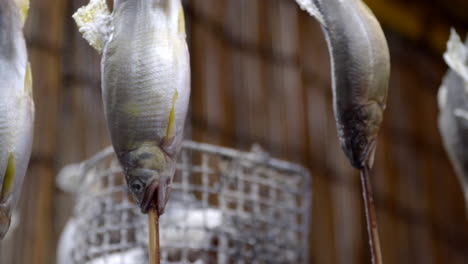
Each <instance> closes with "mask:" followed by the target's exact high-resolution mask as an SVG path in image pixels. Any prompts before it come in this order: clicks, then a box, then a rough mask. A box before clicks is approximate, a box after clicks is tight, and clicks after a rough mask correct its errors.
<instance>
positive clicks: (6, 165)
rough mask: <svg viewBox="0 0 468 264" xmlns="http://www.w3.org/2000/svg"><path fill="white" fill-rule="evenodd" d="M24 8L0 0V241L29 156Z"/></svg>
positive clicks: (31, 111) (29, 82) (30, 124)
mask: <svg viewBox="0 0 468 264" xmlns="http://www.w3.org/2000/svg"><path fill="white" fill-rule="evenodd" d="M28 6H29V2H28V1H22V0H16V1H14V0H0V80H2V81H1V82H0V94H1V96H0V239H3V237H4V236H5V235H6V233H7V231H8V229H9V226H10V222H11V215H12V213H13V210H14V208H15V207H16V204H17V203H18V200H19V197H20V194H21V189H22V185H23V181H24V177H25V174H26V170H27V167H28V163H29V158H30V156H31V147H32V138H33V123H34V102H33V98H32V77H31V69H30V66H29V63H28V56H27V50H26V42H25V40H24V36H23V31H22V30H23V25H24V21H25V20H26V14H27V11H28Z"/></svg>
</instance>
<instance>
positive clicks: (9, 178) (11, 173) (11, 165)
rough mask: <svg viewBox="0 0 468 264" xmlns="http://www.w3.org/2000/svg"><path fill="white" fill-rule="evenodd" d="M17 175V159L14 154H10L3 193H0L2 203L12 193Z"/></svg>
mask: <svg viewBox="0 0 468 264" xmlns="http://www.w3.org/2000/svg"><path fill="white" fill-rule="evenodd" d="M15 174H16V165H15V157H14V156H13V153H11V152H10V153H8V163H7V169H6V171H5V177H4V178H3V184H2V192H1V193H0V201H1V200H3V199H4V198H5V197H6V195H7V194H8V193H9V192H10V191H11V188H12V187H13V182H14V180H15Z"/></svg>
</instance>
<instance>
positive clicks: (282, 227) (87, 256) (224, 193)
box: [58, 142, 311, 264]
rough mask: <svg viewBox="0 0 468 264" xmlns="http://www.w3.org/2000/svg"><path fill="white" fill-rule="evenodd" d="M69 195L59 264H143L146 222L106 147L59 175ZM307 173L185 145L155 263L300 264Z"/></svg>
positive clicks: (253, 156)
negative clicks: (72, 200)
mask: <svg viewBox="0 0 468 264" xmlns="http://www.w3.org/2000/svg"><path fill="white" fill-rule="evenodd" d="M58 180H59V185H61V187H62V188H63V189H66V190H68V191H74V192H76V206H75V209H74V215H73V217H72V218H71V219H70V220H69V222H68V224H67V226H66V228H65V230H64V232H63V233H62V237H61V241H60V244H59V254H58V261H59V264H60V263H61V264H64V263H80V264H83V263H87V264H134V263H135V264H136V263H147V253H146V248H147V217H146V216H144V215H142V214H141V213H140V211H139V208H138V207H137V205H136V204H134V201H133V200H132V198H131V197H130V196H128V195H127V191H126V188H125V184H124V178H123V175H122V173H121V169H120V166H119V164H118V162H117V160H116V159H115V156H114V154H113V151H112V148H108V149H106V150H104V151H103V152H101V153H98V154H97V155H96V156H95V157H93V158H91V159H90V160H88V161H85V162H83V163H81V164H78V165H71V166H68V167H67V168H66V169H64V170H63V172H62V173H61V174H60V175H59V177H58ZM310 186H311V185H310V177H309V174H308V172H307V171H306V170H305V169H304V168H302V167H300V166H297V165H294V164H290V163H287V162H283V161H279V160H275V159H271V158H269V156H268V155H267V154H266V153H264V152H262V151H261V150H259V148H256V150H253V151H252V152H239V151H236V150H231V149H226V148H220V147H216V146H211V145H207V144H198V143H194V142H185V143H184V147H183V149H182V152H181V158H180V162H179V164H178V167H177V172H176V175H175V177H174V181H173V183H172V189H173V191H172V194H171V199H170V200H169V203H168V205H167V209H166V212H165V214H164V215H163V216H161V219H160V236H161V263H226V264H227V263H307V262H308V233H309V213H310V212H309V211H310V203H311V191H310Z"/></svg>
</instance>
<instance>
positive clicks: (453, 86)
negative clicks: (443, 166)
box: [438, 30, 468, 213]
mask: <svg viewBox="0 0 468 264" xmlns="http://www.w3.org/2000/svg"><path fill="white" fill-rule="evenodd" d="M444 59H445V62H446V63H447V64H448V65H449V67H450V68H449V70H448V71H447V73H446V74H445V77H444V79H443V82H442V85H441V87H440V88H439V94H438V103H439V110H440V113H439V130H440V134H441V135H442V139H443V143H444V147H445V149H446V151H447V153H448V155H449V158H450V161H451V162H452V165H453V167H454V169H455V173H456V175H457V176H458V179H459V181H460V183H461V185H462V187H463V191H464V194H465V202H466V208H467V210H466V211H467V213H468V38H467V39H466V41H465V44H464V45H463V43H462V42H461V40H460V37H459V36H458V35H457V33H456V32H455V30H452V32H451V35H450V40H449V42H448V43H447V52H446V53H445V54H444Z"/></svg>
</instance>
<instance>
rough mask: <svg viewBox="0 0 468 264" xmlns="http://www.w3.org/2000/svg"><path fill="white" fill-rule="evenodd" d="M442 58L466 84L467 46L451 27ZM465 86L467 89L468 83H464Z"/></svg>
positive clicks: (467, 74)
mask: <svg viewBox="0 0 468 264" xmlns="http://www.w3.org/2000/svg"><path fill="white" fill-rule="evenodd" d="M444 60H445V62H446V63H447V65H448V66H449V67H450V68H451V69H452V70H453V71H455V72H456V73H457V74H459V75H460V76H461V77H462V78H463V80H464V81H465V84H468V64H467V61H468V48H467V47H465V45H464V44H463V43H462V41H461V40H460V36H458V34H457V32H456V31H455V30H454V29H453V28H452V30H451V31H450V39H449V41H448V42H447V51H446V52H445V53H444ZM465 87H466V88H467V89H468V85H465ZM467 92H468V90H467Z"/></svg>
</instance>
